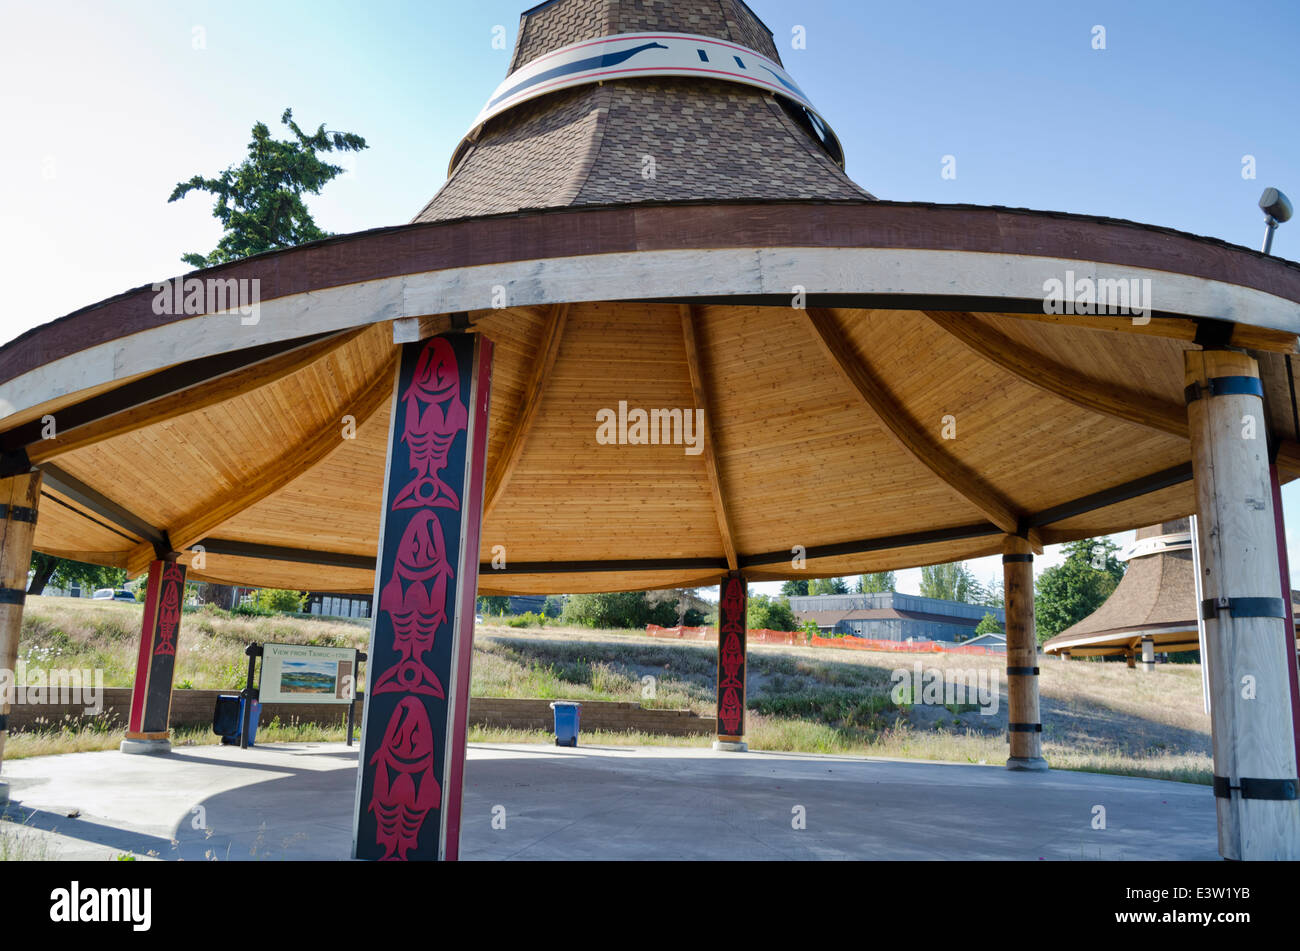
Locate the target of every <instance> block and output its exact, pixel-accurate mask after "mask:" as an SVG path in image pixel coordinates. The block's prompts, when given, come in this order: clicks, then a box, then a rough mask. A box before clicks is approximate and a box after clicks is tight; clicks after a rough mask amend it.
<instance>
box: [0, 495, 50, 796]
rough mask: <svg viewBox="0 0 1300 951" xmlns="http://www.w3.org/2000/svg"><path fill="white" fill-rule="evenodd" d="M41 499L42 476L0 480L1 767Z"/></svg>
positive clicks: (4, 791) (0, 790)
mask: <svg viewBox="0 0 1300 951" xmlns="http://www.w3.org/2000/svg"><path fill="white" fill-rule="evenodd" d="M40 498H41V474H40V473H39V472H25V473H22V474H20V475H15V476H9V477H8V478H3V479H0V768H2V767H3V765H4V750H5V737H6V736H8V733H9V709H10V703H11V701H12V699H13V698H12V696H11V694H10V691H9V690H8V689H5V688H3V684H5V683H7V684H10V685H12V686H14V687H16V686H18V684H17V681H16V677H17V672H16V670H15V668H16V667H17V666H18V637H19V635H20V634H21V632H22V627H23V602H24V601H25V600H26V597H27V569H28V567H29V566H30V565H31V561H32V537H33V536H34V535H35V534H36V511H37V508H38V506H39V503H40ZM8 801H9V785H8V783H5V782H4V781H3V779H2V778H0V806H3V805H4V804H5V803H7V802H8Z"/></svg>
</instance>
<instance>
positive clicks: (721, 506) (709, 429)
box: [678, 304, 740, 571]
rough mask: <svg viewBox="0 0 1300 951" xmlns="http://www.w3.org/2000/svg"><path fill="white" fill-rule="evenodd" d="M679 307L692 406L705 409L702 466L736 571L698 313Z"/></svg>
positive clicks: (730, 568) (726, 551) (725, 547)
mask: <svg viewBox="0 0 1300 951" xmlns="http://www.w3.org/2000/svg"><path fill="white" fill-rule="evenodd" d="M678 309H679V310H680V311H681V315H682V338H683V339H684V340H685V342H686V366H687V368H688V369H689V370H690V374H691V393H692V394H693V395H694V397H695V405H696V406H698V407H700V408H701V409H703V410H704V433H703V441H704V468H705V470H706V471H707V472H708V474H709V494H710V495H712V496H713V512H714V515H715V516H716V517H717V520H718V534H719V535H721V536H722V551H723V553H724V554H725V555H726V558H727V570H728V571H735V570H736V569H737V568H739V567H740V563H739V561H738V560H737V558H736V542H735V537H736V536H735V533H734V532H733V531H732V530H731V519H730V518H729V517H728V515H727V501H726V496H725V494H724V493H723V491H722V476H721V474H720V473H719V472H718V457H717V452H716V450H715V449H714V445H713V420H714V416H713V406H712V403H711V402H710V400H709V394H708V390H707V388H706V387H705V384H704V375H703V373H702V372H701V370H700V362H701V361H700V345H699V340H698V334H696V323H697V321H698V320H699V316H698V314H697V313H696V310H695V308H694V307H691V306H689V305H686V304H682V305H681V306H680V307H679V308H678Z"/></svg>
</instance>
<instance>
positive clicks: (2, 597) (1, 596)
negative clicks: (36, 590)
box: [0, 588, 27, 604]
mask: <svg viewBox="0 0 1300 951" xmlns="http://www.w3.org/2000/svg"><path fill="white" fill-rule="evenodd" d="M26 600H27V592H26V591H24V590H23V589H22V588H0V604H22V603H23V602H24V601H26Z"/></svg>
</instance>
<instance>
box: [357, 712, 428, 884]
mask: <svg viewBox="0 0 1300 951" xmlns="http://www.w3.org/2000/svg"><path fill="white" fill-rule="evenodd" d="M433 754H434V747H433V727H432V726H430V725H429V714H428V711H426V710H425V709H424V704H423V703H421V702H420V700H419V699H418V698H416V697H403V698H402V699H401V700H400V701H398V704H397V707H396V708H395V709H394V710H393V715H392V716H391V717H390V718H389V720H388V728H387V729H386V730H385V731H384V741H383V744H382V745H381V746H380V747H379V749H378V751H377V752H376V753H375V755H374V756H372V757H371V758H370V762H371V763H372V764H374V765H375V788H374V793H373V794H372V795H371V797H370V811H371V812H373V813H374V814H375V843H376V844H377V845H378V846H379V847H380V848H381V849H383V850H384V854H383V856H382V857H381V861H386V862H387V861H398V862H405V861H406V854H407V853H408V852H410V851H411V849H413V848H415V845H416V841H417V840H418V839H419V836H420V829H421V827H422V826H423V825H424V820H425V818H426V817H427V816H428V815H429V812H430V810H433V809H438V808H440V807H441V805H442V788H441V787H440V786H439V785H438V781H437V779H435V778H434V775H433Z"/></svg>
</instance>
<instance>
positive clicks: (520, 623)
mask: <svg viewBox="0 0 1300 951" xmlns="http://www.w3.org/2000/svg"><path fill="white" fill-rule="evenodd" d="M505 621H506V625H507V626H509V627H545V626H546V615H545V614H534V613H533V612H532V611H527V612H525V613H523V614H516V615H515V616H514V617H508V618H506V619H505Z"/></svg>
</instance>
